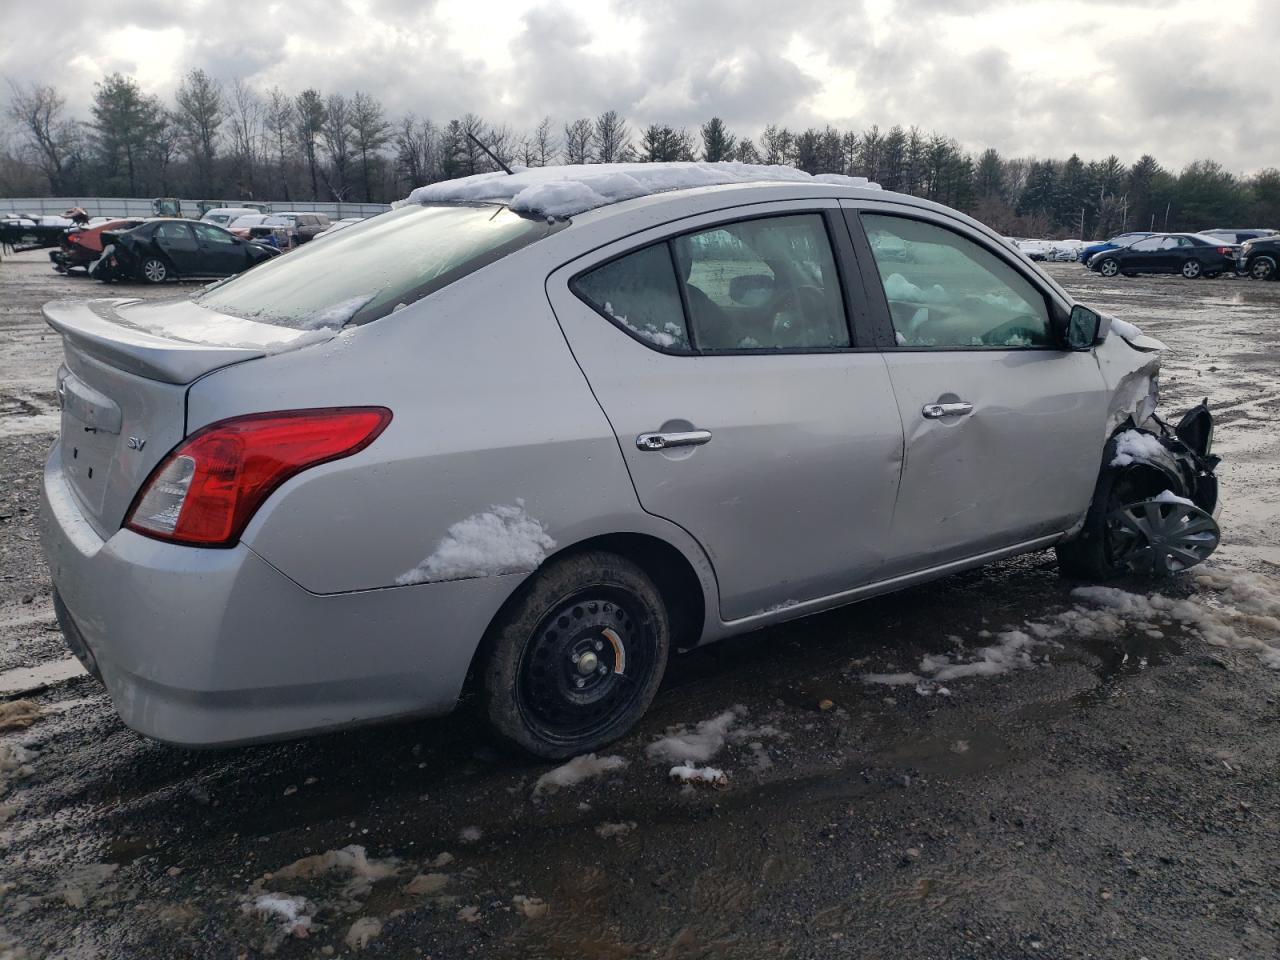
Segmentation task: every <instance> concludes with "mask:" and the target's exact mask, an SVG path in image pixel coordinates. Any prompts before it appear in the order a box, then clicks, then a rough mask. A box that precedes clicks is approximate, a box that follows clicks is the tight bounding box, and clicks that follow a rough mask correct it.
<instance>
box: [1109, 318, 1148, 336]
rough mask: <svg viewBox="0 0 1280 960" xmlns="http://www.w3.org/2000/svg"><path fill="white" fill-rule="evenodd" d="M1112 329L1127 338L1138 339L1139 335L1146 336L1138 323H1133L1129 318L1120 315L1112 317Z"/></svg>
mask: <svg viewBox="0 0 1280 960" xmlns="http://www.w3.org/2000/svg"><path fill="white" fill-rule="evenodd" d="M1111 329H1112V331H1113V332H1114V333H1116V334H1119V335H1120V336H1122V337H1124V339H1126V340H1136V339H1137V338H1138V337H1141V336H1145V334H1144V333H1143V332H1142V331H1141V330H1140V329H1139V328H1138V326H1137V325H1136V324H1132V323H1130V322H1129V321H1128V320H1121V319H1119V318H1118V317H1112V318H1111Z"/></svg>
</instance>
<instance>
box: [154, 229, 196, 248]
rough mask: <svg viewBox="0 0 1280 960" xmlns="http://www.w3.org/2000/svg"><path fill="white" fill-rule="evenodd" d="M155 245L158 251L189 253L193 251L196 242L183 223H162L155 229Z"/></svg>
mask: <svg viewBox="0 0 1280 960" xmlns="http://www.w3.org/2000/svg"><path fill="white" fill-rule="evenodd" d="M155 239H156V243H158V244H159V245H160V249H162V250H168V251H173V252H175V253H176V252H189V251H192V250H195V248H196V241H195V238H194V237H193V236H192V235H191V228H190V227H188V226H187V225H186V224H185V223H162V224H160V225H159V226H157V227H156V232H155Z"/></svg>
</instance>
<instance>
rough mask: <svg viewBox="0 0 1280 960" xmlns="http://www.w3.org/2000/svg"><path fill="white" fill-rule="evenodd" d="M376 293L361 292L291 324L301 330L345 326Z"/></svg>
mask: <svg viewBox="0 0 1280 960" xmlns="http://www.w3.org/2000/svg"><path fill="white" fill-rule="evenodd" d="M375 296H377V294H376V293H361V294H359V295H357V296H354V297H350V298H348V299H346V300H341V301H339V302H338V303H335V304H331V305H330V306H328V307H325V308H324V309H323V310H318V311H317V312H315V313H313V314H310V315H309V316H306V317H302V318H300V319H299V320H297V321H295V322H294V323H292V324H291V326H293V327H294V328H296V329H300V330H321V329H324V328H326V327H327V328H331V329H334V328H338V327H342V326H344V325H345V324H346V323H347V321H348V320H350V319H351V318H352V317H354V316H355V315H356V312H357V311H358V310H359V309H360V308H361V307H363V306H364V305H365V304H366V303H368V302H369V301H370V300H372V299H373V298H374V297H375Z"/></svg>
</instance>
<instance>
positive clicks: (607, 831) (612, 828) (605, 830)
mask: <svg viewBox="0 0 1280 960" xmlns="http://www.w3.org/2000/svg"><path fill="white" fill-rule="evenodd" d="M635 828H636V822H635V821H634V820H626V821H623V822H622V823H602V824H600V825H599V826H598V827H596V835H597V836H598V837H600V838H601V839H603V840H608V839H610V838H611V837H625V836H626V835H627V834H628V833H630V832H631V831H632V830H634V829H635Z"/></svg>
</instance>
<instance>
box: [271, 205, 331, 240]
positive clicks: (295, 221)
mask: <svg viewBox="0 0 1280 960" xmlns="http://www.w3.org/2000/svg"><path fill="white" fill-rule="evenodd" d="M271 216H272V218H273V219H272V220H270V221H267V222H269V223H275V222H276V221H275V220H274V218H276V217H279V218H280V220H281V221H283V222H285V223H287V224H288V225H290V226H292V227H293V228H294V230H295V231H296V233H297V236H298V242H299V243H307V242H308V241H310V240H314V239H315V238H316V237H317V236H318V235H319V234H321V233H324V231H326V230H328V229H329V227H330V226H332V223H331V221H330V220H329V218H328V217H327V216H325V215H324V214H323V213H309V212H306V211H302V212H299V211H294V210H285V211H282V212H280V213H273V214H272V215H271Z"/></svg>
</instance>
